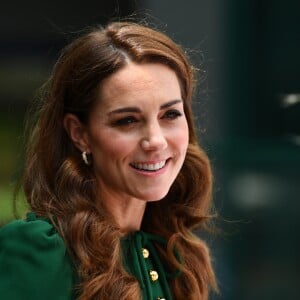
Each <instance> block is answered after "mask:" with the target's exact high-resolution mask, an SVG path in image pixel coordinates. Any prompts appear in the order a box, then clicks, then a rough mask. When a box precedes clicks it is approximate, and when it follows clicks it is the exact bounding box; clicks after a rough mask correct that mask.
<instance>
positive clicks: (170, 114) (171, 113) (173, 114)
mask: <svg viewBox="0 0 300 300" xmlns="http://www.w3.org/2000/svg"><path fill="white" fill-rule="evenodd" d="M181 116H182V113H181V112H180V111H179V110H177V109H171V110H168V111H166V112H165V114H164V115H163V118H165V119H168V120H175V119H177V118H179V117H181Z"/></svg>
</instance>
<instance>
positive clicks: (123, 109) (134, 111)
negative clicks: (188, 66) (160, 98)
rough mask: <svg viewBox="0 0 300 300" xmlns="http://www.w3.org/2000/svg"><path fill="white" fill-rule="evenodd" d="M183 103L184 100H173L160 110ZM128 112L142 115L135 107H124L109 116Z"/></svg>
mask: <svg viewBox="0 0 300 300" xmlns="http://www.w3.org/2000/svg"><path fill="white" fill-rule="evenodd" d="M181 102H183V100H182V99H177V100H172V101H169V102H166V103H164V104H162V105H161V106H160V107H159V108H160V110H162V109H165V108H168V107H171V106H173V105H175V104H178V103H181ZM127 112H133V113H140V112H141V110H140V109H139V108H138V107H135V106H128V107H122V108H118V109H115V110H113V111H110V112H109V113H108V115H112V114H120V113H127Z"/></svg>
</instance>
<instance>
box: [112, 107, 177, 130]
mask: <svg viewBox="0 0 300 300" xmlns="http://www.w3.org/2000/svg"><path fill="white" fill-rule="evenodd" d="M181 116H182V113H181V112H180V111H179V110H176V109H172V110H168V111H166V112H165V113H164V115H163V116H162V119H167V120H170V121H172V120H175V119H177V118H179V117H181ZM137 122H139V120H138V119H137V118H136V117H134V116H127V117H125V118H121V119H119V120H117V121H115V122H114V125H115V126H129V125H131V124H133V123H137Z"/></svg>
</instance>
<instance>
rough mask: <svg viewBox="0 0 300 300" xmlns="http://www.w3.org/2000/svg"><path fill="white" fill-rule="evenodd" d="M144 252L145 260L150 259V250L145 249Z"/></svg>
mask: <svg viewBox="0 0 300 300" xmlns="http://www.w3.org/2000/svg"><path fill="white" fill-rule="evenodd" d="M142 252H143V256H144V258H148V257H149V250H148V249H146V248H143V249H142Z"/></svg>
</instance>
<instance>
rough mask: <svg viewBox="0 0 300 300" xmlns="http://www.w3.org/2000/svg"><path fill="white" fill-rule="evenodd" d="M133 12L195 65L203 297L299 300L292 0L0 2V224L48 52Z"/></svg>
mask: <svg viewBox="0 0 300 300" xmlns="http://www.w3.org/2000/svg"><path fill="white" fill-rule="evenodd" d="M133 13H134V14H135V19H138V20H142V19H146V20H148V21H149V23H150V24H153V25H154V26H156V27H157V28H159V29H161V30H163V31H165V32H166V33H167V34H169V35H170V36H171V37H172V38H173V39H175V41H177V42H178V43H180V44H182V45H183V46H184V47H186V48H188V49H189V51H190V56H191V59H192V61H193V62H194V63H195V65H196V66H197V67H198V68H199V69H200V72H199V76H198V77H199V88H198V92H197V95H196V97H195V103H194V104H195V111H196V116H197V117H196V122H197V126H198V128H199V137H200V139H201V143H202V145H203V147H204V148H205V150H206V151H207V152H208V154H209V156H210V158H211V160H212V165H213V169H214V172H215V191H214V200H215V205H216V207H217V210H218V211H219V215H220V217H219V221H218V224H219V226H220V228H221V229H222V230H223V233H222V234H220V235H218V236H216V237H215V238H213V239H211V238H210V243H211V245H212V252H213V255H214V257H215V268H216V272H217V276H218V279H219V282H220V289H221V295H219V296H214V297H213V299H222V300H229V299H230V300H234V299H239V300H247V299H249V300H250V299H251V300H253V299H256V300H260V299H261V300H268V299H272V300H276V299H285V300H294V299H295V300H296V299H300V272H299V269H300V255H299V253H300V241H299V234H300V218H299V214H300V203H299V202H300V201H299V200H300V196H299V195H300V180H299V179H300V172H299V167H300V58H299V54H300V23H299V20H300V1H298V0H294V1H292V0H284V1H283V0H281V1H280V0H264V1H260V0H243V1H239V0H236V1H234V0H225V1H224V0H190V1H179V0H172V1H160V0H152V1H150V0H136V1H128V0H121V1H117V0H115V1H101V0H98V1H85V2H84V3H82V2H81V1H72V2H71V1H68V0H66V1H63V2H62V1H58V0H52V1H43V2H41V1H34V0H28V1H26V2H24V1H16V0H11V1H2V3H1V10H0V108H1V111H0V157H1V160H0V224H2V225H3V224H5V223H6V222H8V221H9V220H11V219H12V218H13V214H12V191H13V187H14V183H15V179H16V174H17V172H18V169H19V168H20V166H21V164H22V153H23V148H22V132H23V129H24V116H25V111H26V109H27V107H28V104H29V103H30V101H31V100H32V98H33V97H34V95H35V92H36V89H37V88H38V87H39V86H40V85H41V84H42V83H43V82H44V81H45V80H46V79H47V77H48V76H49V74H50V72H51V68H52V66H53V63H54V62H55V60H56V58H57V57H58V53H59V50H60V49H61V48H62V47H63V46H64V45H66V44H67V43H68V42H69V41H70V40H71V39H72V38H73V37H74V36H76V35H77V34H78V32H79V31H80V30H81V29H83V28H84V27H86V26H90V25H95V24H99V23H100V24H105V23H106V22H107V21H108V20H111V19H114V20H116V19H119V18H122V17H124V16H128V15H130V14H133ZM21 210H22V207H21ZM187 299H188V296H187ZM179 300H180V299H179Z"/></svg>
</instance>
